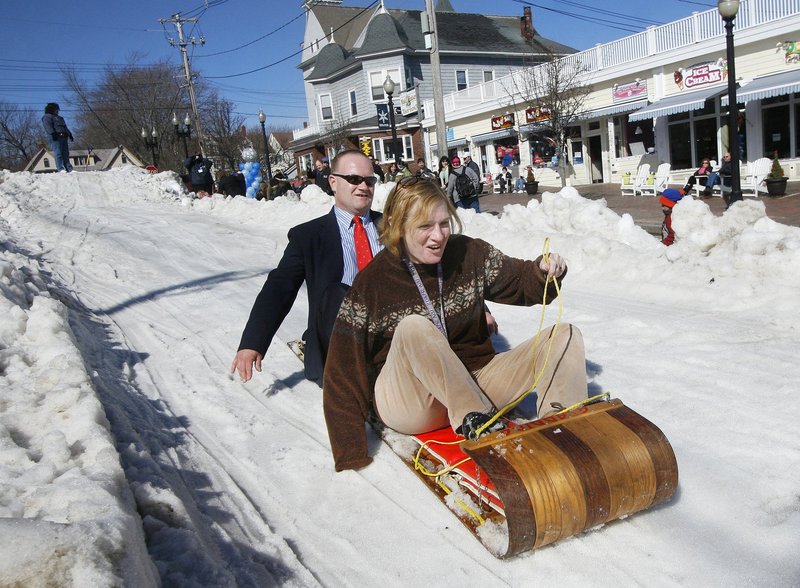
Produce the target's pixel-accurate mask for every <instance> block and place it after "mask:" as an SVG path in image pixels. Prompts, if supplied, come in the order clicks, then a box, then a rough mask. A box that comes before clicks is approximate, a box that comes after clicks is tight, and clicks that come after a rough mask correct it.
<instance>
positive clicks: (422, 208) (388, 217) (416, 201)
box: [380, 177, 463, 257]
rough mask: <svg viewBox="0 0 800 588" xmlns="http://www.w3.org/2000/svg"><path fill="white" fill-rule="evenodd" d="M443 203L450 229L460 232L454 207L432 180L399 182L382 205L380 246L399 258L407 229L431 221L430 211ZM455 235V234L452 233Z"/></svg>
mask: <svg viewBox="0 0 800 588" xmlns="http://www.w3.org/2000/svg"><path fill="white" fill-rule="evenodd" d="M442 203H444V204H445V205H446V206H447V213H448V215H449V216H450V227H451V228H452V229H455V228H457V229H458V231H457V232H460V231H461V230H462V229H463V227H462V225H461V219H459V218H458V215H457V214H456V208H455V206H453V203H452V202H451V201H450V198H448V197H447V194H446V193H445V192H444V190H442V188H441V187H440V186H439V184H438V182H434V181H432V180H427V179H422V178H417V177H412V178H407V179H406V180H405V181H404V182H400V183H398V184H397V185H396V186H395V187H394V188H393V189H392V191H391V192H390V193H389V197H388V199H387V200H386V204H385V205H384V206H383V218H382V219H381V229H380V240H381V243H383V246H384V247H386V249H388V250H389V251H390V252H391V253H393V254H394V255H397V256H398V257H399V256H400V255H401V254H402V253H403V237H404V236H405V233H406V227H407V226H409V225H411V226H414V225H417V224H419V225H422V224H424V223H425V222H427V220H428V219H429V218H430V215H431V213H432V212H433V209H434V208H436V207H437V206H439V204H442ZM454 232H456V231H454Z"/></svg>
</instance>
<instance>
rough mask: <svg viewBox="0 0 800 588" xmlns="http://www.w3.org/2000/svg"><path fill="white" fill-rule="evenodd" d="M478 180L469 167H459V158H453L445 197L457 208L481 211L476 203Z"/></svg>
mask: <svg viewBox="0 0 800 588" xmlns="http://www.w3.org/2000/svg"><path fill="white" fill-rule="evenodd" d="M479 185H480V178H478V176H477V174H475V172H474V171H472V169H471V168H469V167H462V166H461V158H459V157H458V155H456V156H455V157H453V168H452V170H451V172H450V177H449V179H448V180H447V195H448V196H449V197H450V199H451V200H452V201H453V202H454V203H455V205H456V206H457V207H459V208H471V209H473V210H474V211H475V212H480V211H481V205H480V203H479V202H478V186H479Z"/></svg>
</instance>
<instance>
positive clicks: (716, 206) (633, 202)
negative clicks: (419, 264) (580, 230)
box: [480, 181, 800, 234]
mask: <svg viewBox="0 0 800 588" xmlns="http://www.w3.org/2000/svg"><path fill="white" fill-rule="evenodd" d="M671 187H672V188H679V187H680V186H677V185H674V186H671ZM575 188H576V189H577V190H578V193H579V194H580V195H581V196H583V197H584V198H588V199H590V200H599V199H600V198H605V200H606V204H607V205H608V207H609V208H610V209H611V210H613V211H614V212H616V213H617V214H620V215H622V214H623V213H626V212H627V213H628V214H630V215H631V216H632V217H633V221H634V222H635V223H636V224H637V225H639V226H640V227H642V228H643V229H645V230H647V231H648V232H651V233H654V234H658V233H659V232H660V230H661V222H662V220H663V219H664V215H663V214H662V212H661V206H660V205H659V204H658V200H656V199H655V198H653V197H652V196H623V195H622V193H621V192H620V189H619V184H586V185H584V186H576V187H575ZM559 190H561V186H543V185H541V184H540V185H539V192H538V193H537V194H535V195H534V196H528V195H527V194H484V195H483V196H481V200H480V202H481V211H482V212H492V213H499V212H502V210H503V207H504V206H505V205H506V204H523V205H525V204H527V203H528V201H530V199H531V198H536V199H537V200H539V201H541V199H542V192H558V191H559ZM744 199H745V200H752V198H749V197H747V196H745V198H744ZM756 200H760V201H761V202H763V203H764V206H765V207H766V211H767V216H768V217H769V218H771V219H772V220H774V221H775V222H778V223H781V224H785V225H792V226H795V227H800V182H796V181H795V182H789V184H788V187H787V190H786V195H785V196H777V197H770V196H767V195H762V196H759V197H758V198H757V199H756ZM703 202H705V203H706V204H708V206H709V207H710V208H711V211H712V212H713V213H714V214H717V215H722V213H723V212H724V210H725V203H724V202H723V201H722V198H720V197H719V196H716V197H712V198H706V199H703Z"/></svg>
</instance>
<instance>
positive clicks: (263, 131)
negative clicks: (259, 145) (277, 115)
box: [258, 110, 272, 186]
mask: <svg viewBox="0 0 800 588" xmlns="http://www.w3.org/2000/svg"><path fill="white" fill-rule="evenodd" d="M258 122H260V123H261V134H262V135H264V153H265V156H264V157H265V158H266V160H267V185H268V186H269V185H270V180H272V165H271V164H270V162H269V141H267V130H266V129H265V128H264V123H265V122H267V115H266V114H264V111H263V110H259V111H258Z"/></svg>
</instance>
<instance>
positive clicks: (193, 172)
mask: <svg viewBox="0 0 800 588" xmlns="http://www.w3.org/2000/svg"><path fill="white" fill-rule="evenodd" d="M183 165H184V166H185V167H186V169H187V170H189V181H191V183H192V190H193V191H194V193H195V194H197V195H198V196H200V195H203V196H208V195H210V194H211V193H212V192H213V191H214V177H213V176H212V175H211V167H212V166H213V165H214V162H213V161H211V160H210V159H206V158H205V157H203V156H202V155H201V154H199V153H198V154H197V155H192V156H191V157H190V158H189V159H187V160H186V161H184V162H183Z"/></svg>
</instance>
